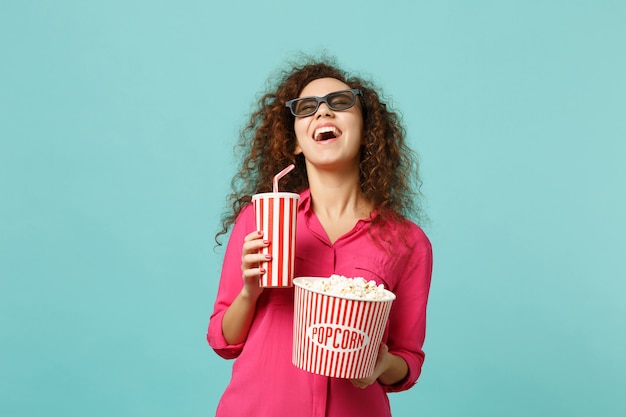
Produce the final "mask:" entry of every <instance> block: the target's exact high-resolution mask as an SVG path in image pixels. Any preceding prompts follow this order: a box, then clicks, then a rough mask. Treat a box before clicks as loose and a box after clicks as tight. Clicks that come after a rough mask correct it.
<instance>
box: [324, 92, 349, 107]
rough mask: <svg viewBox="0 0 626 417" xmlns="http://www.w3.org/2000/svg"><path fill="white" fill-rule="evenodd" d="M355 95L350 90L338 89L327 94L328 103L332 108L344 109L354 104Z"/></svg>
mask: <svg viewBox="0 0 626 417" xmlns="http://www.w3.org/2000/svg"><path fill="white" fill-rule="evenodd" d="M354 99H355V95H354V94H353V93H352V91H338V92H336V93H332V94H329V95H328V104H329V105H330V108H331V109H334V110H346V109H349V108H350V107H352V106H354Z"/></svg>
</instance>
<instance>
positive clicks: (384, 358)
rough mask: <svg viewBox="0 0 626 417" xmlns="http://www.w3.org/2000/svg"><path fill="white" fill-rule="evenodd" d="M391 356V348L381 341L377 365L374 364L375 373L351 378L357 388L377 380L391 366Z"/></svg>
mask: <svg viewBox="0 0 626 417" xmlns="http://www.w3.org/2000/svg"><path fill="white" fill-rule="evenodd" d="M389 356H390V354H389V348H388V347H387V345H386V344H384V343H381V344H380V347H379V348H378V356H377V357H376V365H374V373H373V374H372V375H370V376H368V377H367V378H360V379H351V380H350V382H352V385H354V386H355V387H357V388H367V387H369V386H370V385H372V384H373V383H374V382H376V380H377V379H378V377H379V376H380V375H381V374H382V373H383V372H385V371H386V370H387V369H388V368H389Z"/></svg>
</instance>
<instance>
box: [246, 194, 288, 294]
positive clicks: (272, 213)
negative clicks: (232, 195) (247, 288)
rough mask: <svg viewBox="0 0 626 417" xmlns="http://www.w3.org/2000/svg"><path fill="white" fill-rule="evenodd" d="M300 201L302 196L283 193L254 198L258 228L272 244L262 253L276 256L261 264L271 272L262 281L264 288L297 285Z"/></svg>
mask: <svg viewBox="0 0 626 417" xmlns="http://www.w3.org/2000/svg"><path fill="white" fill-rule="evenodd" d="M299 199H300V195H298V194H295V193H283V192H280V193H261V194H255V195H253V196H252V203H253V205H254V213H255V217H256V226H257V229H258V230H262V231H263V239H267V240H269V241H270V245H269V246H268V247H266V248H263V249H261V250H260V251H259V252H260V253H262V254H264V255H267V254H271V255H272V261H271V262H262V263H261V267H262V268H265V270H266V271H267V272H266V273H265V274H263V275H261V277H260V278H259V285H260V286H261V287H291V286H293V276H294V263H295V254H296V219H297V217H298V200H299Z"/></svg>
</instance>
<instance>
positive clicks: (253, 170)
mask: <svg viewBox="0 0 626 417" xmlns="http://www.w3.org/2000/svg"><path fill="white" fill-rule="evenodd" d="M318 78H335V79H337V80H340V81H342V82H343V83H345V84H347V85H349V86H350V88H357V89H360V90H361V91H362V93H363V94H362V96H361V97H359V99H360V100H361V108H362V111H363V132H364V133H363V134H364V138H363V143H364V144H363V146H362V149H361V156H360V161H361V162H360V171H361V174H360V185H361V190H362V192H363V194H364V195H365V197H366V198H367V199H368V200H369V201H370V202H371V203H372V204H373V207H374V210H376V211H377V212H378V215H377V216H375V217H374V219H373V225H374V226H380V225H383V224H384V223H385V222H386V221H387V220H388V219H391V218H393V219H395V220H400V222H401V223H402V221H403V220H404V219H406V218H411V219H413V220H416V221H417V220H418V219H420V218H421V206H420V204H419V201H420V200H419V197H420V196H421V193H420V186H421V181H420V179H419V176H418V164H417V155H416V154H415V153H414V152H413V151H412V150H411V149H410V148H409V147H408V146H407V145H406V140H405V135H406V132H405V128H404V127H403V125H402V123H401V120H400V116H399V115H398V113H396V112H394V111H392V110H390V109H389V108H388V106H387V104H385V103H384V102H383V101H382V100H381V94H379V92H378V89H377V88H376V87H374V85H373V84H372V83H371V82H369V81H367V80H364V79H362V78H360V77H357V76H353V75H350V74H348V73H347V72H345V71H343V70H341V69H340V68H339V67H338V66H337V65H336V64H335V63H334V62H332V60H330V59H328V58H325V59H321V60H319V59H318V60H315V59H311V58H309V59H307V61H306V62H304V63H300V64H298V63H296V64H293V65H292V67H291V68H289V69H287V70H283V71H281V72H278V73H277V74H276V81H275V82H274V83H272V82H271V79H270V82H268V86H269V87H268V91H269V92H266V93H265V94H263V95H262V96H261V97H260V99H259V101H258V107H257V109H256V110H255V111H254V112H253V113H252V114H251V116H250V119H249V122H248V123H247V125H246V126H245V127H244V128H243V129H242V130H241V135H240V138H239V142H238V143H237V145H236V147H235V150H236V153H237V156H238V157H240V159H241V161H242V163H241V166H240V169H239V171H238V173H237V174H236V175H235V177H234V178H233V180H232V183H231V185H232V189H233V192H232V193H231V194H230V195H229V196H228V200H227V202H228V205H229V206H230V209H228V210H227V212H226V213H225V214H224V216H223V217H222V230H220V231H219V232H218V233H217V234H216V236H215V240H216V242H217V244H218V245H221V242H220V236H222V235H224V234H226V233H227V232H228V230H229V228H230V226H232V224H233V223H234V221H235V220H236V218H237V216H238V215H239V213H240V212H241V210H242V209H243V207H244V206H246V205H247V204H248V203H249V202H250V201H251V196H252V195H253V194H257V193H262V192H269V191H272V180H273V177H274V175H276V173H278V172H279V171H281V170H282V169H283V168H285V167H286V166H288V165H289V164H295V166H296V168H295V169H294V170H293V171H292V172H291V173H289V174H288V175H286V176H285V177H283V178H282V179H281V181H280V186H281V189H282V190H286V191H290V192H301V191H303V190H305V189H307V188H308V186H309V185H308V178H307V170H306V165H305V163H304V156H303V155H302V154H299V155H295V153H294V152H295V147H296V135H295V132H294V116H293V115H292V114H291V112H290V111H289V109H288V108H287V107H285V103H286V102H287V101H288V100H290V99H293V98H296V97H298V95H299V94H300V92H301V91H302V90H303V89H304V87H305V86H306V85H307V84H309V83H310V82H311V81H314V80H316V79H318Z"/></svg>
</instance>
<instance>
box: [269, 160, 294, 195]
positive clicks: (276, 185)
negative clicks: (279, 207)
mask: <svg viewBox="0 0 626 417" xmlns="http://www.w3.org/2000/svg"><path fill="white" fill-rule="evenodd" d="M295 167H296V166H295V165H294V164H291V165H289V166H288V167H287V168H285V169H283V170H282V171H280V172H279V173H278V174H276V175H274V192H275V193H277V192H278V180H280V179H281V178H282V177H284V176H285V175H287V174H288V173H289V172H291V170H292V169H294V168H295Z"/></svg>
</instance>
